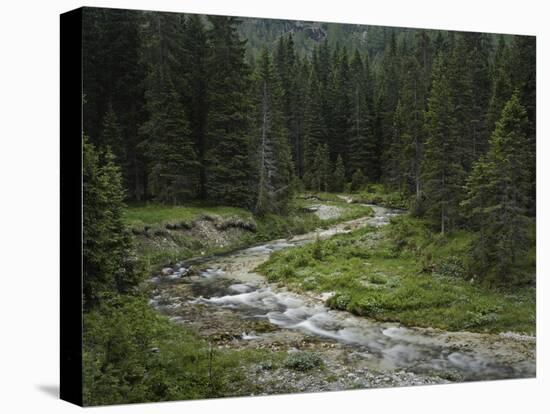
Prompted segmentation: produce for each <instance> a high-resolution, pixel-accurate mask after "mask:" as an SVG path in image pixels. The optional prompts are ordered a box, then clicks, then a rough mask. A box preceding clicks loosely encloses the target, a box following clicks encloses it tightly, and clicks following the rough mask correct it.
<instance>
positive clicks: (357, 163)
mask: <svg viewBox="0 0 550 414" xmlns="http://www.w3.org/2000/svg"><path fill="white" fill-rule="evenodd" d="M367 71H368V68H365V66H364V65H363V61H362V59H361V55H360V54H359V52H358V51H357V50H356V51H355V53H354V55H353V59H352V61H351V65H350V75H351V81H350V90H349V96H350V103H351V113H350V136H349V143H348V160H347V164H346V166H347V176H348V177H349V176H351V174H352V172H354V171H356V170H357V169H360V170H362V171H363V174H364V175H366V176H369V178H371V179H372V180H374V179H375V176H374V174H373V173H372V170H373V165H374V164H376V162H377V160H376V158H377V154H376V144H375V142H374V130H373V114H372V109H373V108H372V97H371V96H370V94H369V86H368V83H370V82H371V80H370V76H369V74H368V72H367Z"/></svg>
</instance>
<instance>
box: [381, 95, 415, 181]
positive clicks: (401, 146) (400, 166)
mask: <svg viewBox="0 0 550 414" xmlns="http://www.w3.org/2000/svg"><path fill="white" fill-rule="evenodd" d="M406 127H407V125H406V119H405V113H404V108H403V105H402V104H401V101H398V103H397V107H396V108H395V112H394V115H393V125H392V137H391V141H390V142H389V143H388V149H387V155H386V157H385V159H386V165H385V170H386V177H385V181H386V184H387V185H388V186H389V188H391V189H394V190H398V191H401V192H404V191H405V185H406V178H407V170H406V169H407V159H406V158H405V153H404V150H405V145H406V143H407V142H409V141H410V136H409V134H408V132H407V131H406Z"/></svg>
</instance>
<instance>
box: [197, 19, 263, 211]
mask: <svg viewBox="0 0 550 414" xmlns="http://www.w3.org/2000/svg"><path fill="white" fill-rule="evenodd" d="M208 20H209V23H210V25H211V28H210V29H209V31H208V36H209V40H210V45H211V48H210V54H209V56H208V68H209V70H210V82H209V96H208V105H209V113H208V121H207V122H208V130H207V137H208V143H209V148H208V153H207V175H208V182H207V191H208V197H209V198H210V199H211V200H213V201H215V202H216V203H220V204H227V205H232V206H240V207H250V206H251V204H252V203H253V200H252V199H251V193H250V189H249V187H250V179H251V174H252V165H251V158H250V142H249V128H250V126H249V124H250V122H249V110H250V100H249V96H250V92H249V90H250V86H249V85H250V81H249V71H248V67H247V65H246V64H245V61H244V54H245V49H244V46H245V41H242V40H240V39H239V35H238V33H237V25H238V24H239V20H238V19H237V18H235V17H225V16H208Z"/></svg>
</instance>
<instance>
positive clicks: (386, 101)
mask: <svg viewBox="0 0 550 414" xmlns="http://www.w3.org/2000/svg"><path fill="white" fill-rule="evenodd" d="M83 16H84V17H83V90H82V105H83V106H82V107H83V137H82V139H83V200H84V201H83V202H84V244H83V249H84V251H83V256H84V257H83V260H84V275H83V280H84V289H83V299H84V337H83V344H84V362H83V365H84V385H85V389H84V400H85V403H86V404H87V405H99V404H118V403H131V402H147V401H165V400H179V399H196V398H211V397H228V396H251V395H266V394H278V393H289V392H314V391H331V390H344V389H357V388H376V387H393V386H404V385H407V386H410V385H420V384H435V383H446V382H462V381H474V380H475V381H478V380H491V379H502V378H526V377H533V376H535V353H536V349H535V329H536V328H535V321H536V315H535V285H536V261H535V259H536V251H535V246H536V230H535V228H536V226H535V224H536V223H535V218H536V119H535V117H536V70H535V69H536V41H535V37H532V36H520V35H499V34H486V33H474V32H456V31H445V30H429V29H407V28H397V27H381V26H367V25H355V24H353V25H352V24H341V23H318V22H306V21H290V20H274V19H260V18H244V17H243V18H237V17H226V16H210V15H209V16H204V15H196V14H182V13H167V12H149V11H136V10H118V9H96V8H85V9H84V13H83ZM495 350H496V351H495Z"/></svg>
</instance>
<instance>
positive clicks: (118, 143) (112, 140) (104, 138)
mask: <svg viewBox="0 0 550 414" xmlns="http://www.w3.org/2000/svg"><path fill="white" fill-rule="evenodd" d="M123 139H124V138H123V136H122V129H121V127H120V124H119V122H118V117H117V115H116V113H115V111H114V109H113V106H112V105H108V106H107V113H106V114H105V117H104V118H103V131H102V134H101V144H102V145H103V146H105V147H109V150H110V151H111V152H112V153H113V155H114V156H115V157H116V159H117V161H118V162H119V164H122V163H124V162H125V161H126V153H125V148H124V141H123Z"/></svg>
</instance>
